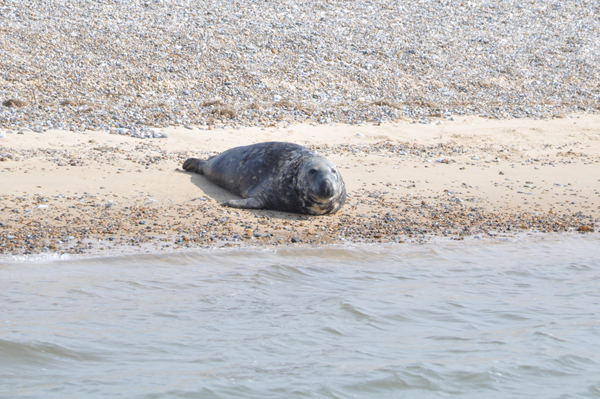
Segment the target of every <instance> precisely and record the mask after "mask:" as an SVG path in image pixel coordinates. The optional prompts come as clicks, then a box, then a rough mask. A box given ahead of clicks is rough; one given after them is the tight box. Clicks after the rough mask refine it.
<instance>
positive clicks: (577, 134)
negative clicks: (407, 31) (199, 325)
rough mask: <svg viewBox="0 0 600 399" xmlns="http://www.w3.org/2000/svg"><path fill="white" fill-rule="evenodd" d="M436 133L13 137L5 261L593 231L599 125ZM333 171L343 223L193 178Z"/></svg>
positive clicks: (580, 120)
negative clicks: (255, 204)
mask: <svg viewBox="0 0 600 399" xmlns="http://www.w3.org/2000/svg"><path fill="white" fill-rule="evenodd" d="M440 122H441V123H440V124H428V125H425V124H418V123H417V124H415V123H409V122H398V123H389V124H381V125H376V124H363V125H360V126H356V125H344V124H332V125H316V126H312V125H306V124H299V125H292V126H286V127H284V126H273V127H268V128H260V127H256V128H245V129H223V128H222V127H223V126H220V127H219V126H218V125H217V126H214V127H213V128H212V129H211V130H208V129H206V130H202V129H201V128H192V129H186V128H167V129H164V131H165V132H167V133H168V136H169V137H168V138H161V139H145V140H141V139H136V138H132V137H129V136H122V135H119V134H110V133H108V132H104V131H102V132H98V131H86V132H84V133H74V132H67V131H61V130H49V131H47V132H45V133H34V132H25V133H24V134H17V133H8V132H7V133H6V134H5V137H3V138H1V139H0V173H1V174H0V180H1V181H2V192H1V193H0V215H1V219H0V253H2V254H27V253H40V252H57V253H88V254H96V253H101V254H106V253H111V252H113V251H114V252H115V253H132V252H158V251H172V250H177V249H181V248H204V247H223V246H225V247H229V246H248V245H250V246H277V245H303V244H304V245H306V244H329V243H343V242H361V243H364V242H396V243H406V242H425V241H428V240H430V239H431V238H432V237H447V238H448V239H458V240H461V239H464V238H465V237H474V238H480V239H486V238H491V237H506V236H514V235H516V234H519V233H523V232H543V233H547V232H549V233H558V232H569V231H573V232H581V233H592V234H593V233H595V231H596V230H597V225H598V223H599V212H600V165H599V162H600V116H597V115H581V116H571V117H567V118H560V119H552V120H523V119H513V120H489V119H484V118H478V117H467V118H460V120H455V121H452V120H448V119H441V120H440ZM271 140H277V141H290V142H295V143H298V144H302V145H306V146H308V147H310V148H313V149H315V150H316V151H318V152H319V153H320V154H321V155H324V156H326V157H327V158H329V159H331V160H332V161H333V162H334V163H335V164H336V165H337V166H338V167H339V169H340V171H341V173H342V176H343V178H344V180H345V183H346V186H347V190H348V199H347V203H346V205H345V206H344V207H343V208H342V210H341V211H339V212H338V213H337V214H335V215H326V216H317V217H315V216H306V215H295V214H287V213H282V212H274V211H262V210H260V211H255V210H240V209H231V208H225V207H222V206H221V205H220V203H221V202H222V201H224V200H227V199H231V198H236V197H235V196H234V195H233V194H230V193H228V192H227V191H225V190H223V189H221V188H219V187H217V186H215V185H213V184H212V183H210V182H208V181H207V180H206V179H205V178H204V177H203V176H200V175H197V174H192V173H188V172H185V171H183V170H182V169H181V164H182V162H183V161H184V160H185V159H187V158H188V157H190V156H194V157H200V158H202V157H207V156H209V155H211V154H216V153H219V152H221V151H223V150H225V149H228V148H231V147H234V146H237V145H245V144H250V143H257V142H261V141H271Z"/></svg>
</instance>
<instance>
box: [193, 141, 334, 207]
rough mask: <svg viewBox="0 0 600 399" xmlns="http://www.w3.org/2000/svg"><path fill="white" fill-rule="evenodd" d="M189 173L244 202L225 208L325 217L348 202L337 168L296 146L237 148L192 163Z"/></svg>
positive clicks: (232, 202)
mask: <svg viewBox="0 0 600 399" xmlns="http://www.w3.org/2000/svg"><path fill="white" fill-rule="evenodd" d="M183 169H184V170H186V171H188V172H195V173H199V174H201V175H204V176H206V178H207V179H208V180H210V181H211V182H213V183H215V184H216V185H218V186H220V187H223V188H224V189H226V190H228V191H230V192H232V193H234V194H237V195H239V196H240V197H242V198H244V199H238V200H230V201H225V202H224V203H223V205H225V206H229V207H232V208H246V209H272V210H277V211H283V212H293V213H304V214H309V215H324V214H327V213H335V212H337V211H338V210H339V209H340V208H341V207H342V205H344V202H345V201H346V186H345V184H344V180H343V179H342V176H341V175H340V173H339V172H338V170H337V168H336V167H335V165H334V164H333V163H332V162H331V161H329V160H328V159H326V158H323V157H321V156H319V155H318V154H317V153H316V152H313V151H311V150H309V149H308V148H306V147H303V146H301V145H298V144H293V143H283V142H267V143H258V144H252V145H247V146H242V147H235V148H231V149H229V150H227V151H225V152H223V153H221V154H219V155H216V156H212V157H210V158H208V159H206V160H200V159H197V158H189V159H187V160H186V161H185V162H184V163H183Z"/></svg>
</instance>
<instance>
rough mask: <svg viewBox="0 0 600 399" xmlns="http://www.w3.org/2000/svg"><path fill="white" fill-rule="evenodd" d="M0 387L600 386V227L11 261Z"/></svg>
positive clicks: (485, 390)
mask: <svg viewBox="0 0 600 399" xmlns="http://www.w3.org/2000/svg"><path fill="white" fill-rule="evenodd" d="M0 288H1V290H0V397H2V398H101V397H107V398H261V399H263V398H449V397H460V398H513V397H514V398H598V397H600V237H598V235H589V236H583V235H581V236H564V235H559V236H543V237H541V238H535V237H534V238H527V239H509V240H508V241H506V242H501V241H499V240H493V241H485V240H479V241H477V240H472V241H470V242H466V241H464V242H439V241H438V242H433V243H428V244H424V245H413V244H396V245H354V246H352V245H348V246H338V247H314V248H313V247H298V248H283V249H275V250H272V249H235V250H207V251H194V252H181V253H171V254H159V255H138V256H115V257H100V258H82V257H74V258H69V257H66V258H65V257H58V256H55V257H52V256H48V257H46V258H36V257H23V258H3V259H2V260H1V261H0Z"/></svg>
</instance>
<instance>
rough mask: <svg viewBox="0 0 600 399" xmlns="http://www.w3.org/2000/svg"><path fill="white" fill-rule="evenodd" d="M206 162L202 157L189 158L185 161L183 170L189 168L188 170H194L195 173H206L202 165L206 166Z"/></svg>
mask: <svg viewBox="0 0 600 399" xmlns="http://www.w3.org/2000/svg"><path fill="white" fill-rule="evenodd" d="M204 162H206V161H203V160H201V159H198V158H188V159H187V160H186V161H185V162H184V163H183V166H182V168H183V170H187V171H188V172H194V173H200V174H201V175H203V174H204V170H203V169H202V167H203V166H204Z"/></svg>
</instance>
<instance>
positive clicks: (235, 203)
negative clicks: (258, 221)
mask: <svg viewBox="0 0 600 399" xmlns="http://www.w3.org/2000/svg"><path fill="white" fill-rule="evenodd" d="M221 205H223V206H228V207H230V208H242V209H263V208H264V203H263V202H262V201H261V200H260V199H258V198H257V197H251V198H245V199H239V200H229V201H225V202H223V204H221Z"/></svg>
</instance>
